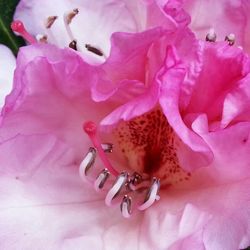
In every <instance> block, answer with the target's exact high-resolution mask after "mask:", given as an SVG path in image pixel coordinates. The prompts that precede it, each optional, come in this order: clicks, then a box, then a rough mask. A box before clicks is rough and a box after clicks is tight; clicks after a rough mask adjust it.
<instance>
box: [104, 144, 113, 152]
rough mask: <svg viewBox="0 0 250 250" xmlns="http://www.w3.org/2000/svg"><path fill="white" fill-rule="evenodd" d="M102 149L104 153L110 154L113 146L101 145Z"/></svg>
mask: <svg viewBox="0 0 250 250" xmlns="http://www.w3.org/2000/svg"><path fill="white" fill-rule="evenodd" d="M101 146H102V149H103V151H104V152H105V153H112V152H113V144H112V143H102V144H101Z"/></svg>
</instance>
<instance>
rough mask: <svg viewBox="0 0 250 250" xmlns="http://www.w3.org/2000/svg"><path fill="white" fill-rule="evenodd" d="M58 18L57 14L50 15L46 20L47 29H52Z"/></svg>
mask: <svg viewBox="0 0 250 250" xmlns="http://www.w3.org/2000/svg"><path fill="white" fill-rule="evenodd" d="M57 18H58V17H57V16H49V17H48V18H47V19H46V21H45V27H46V29H50V28H51V27H52V25H53V24H54V22H55V21H56V19H57Z"/></svg>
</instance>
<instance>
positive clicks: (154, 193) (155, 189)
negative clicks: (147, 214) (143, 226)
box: [138, 178, 160, 210]
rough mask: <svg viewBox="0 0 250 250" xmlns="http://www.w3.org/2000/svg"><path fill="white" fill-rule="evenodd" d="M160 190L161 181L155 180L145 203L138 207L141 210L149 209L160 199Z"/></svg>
mask: <svg viewBox="0 0 250 250" xmlns="http://www.w3.org/2000/svg"><path fill="white" fill-rule="evenodd" d="M159 189H160V180H159V179H156V178H153V182H152V185H151V187H150V188H149V190H148V192H147V195H146V198H145V200H144V203H143V204H142V205H140V206H139V207H138V209H139V210H145V209H147V208H149V207H150V206H151V205H152V204H153V203H154V202H155V200H158V199H159V196H158V195H157V193H158V191H159Z"/></svg>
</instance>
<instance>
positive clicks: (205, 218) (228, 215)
mask: <svg viewBox="0 0 250 250" xmlns="http://www.w3.org/2000/svg"><path fill="white" fill-rule="evenodd" d="M196 178H198V179H201V178H206V177H205V176H204V177H201V176H200V175H199V174H198V175H197V176H196ZM203 180H205V179H203ZM249 184H250V183H249V179H248V180H245V181H241V182H237V183H230V184H225V185H216V183H215V182H210V185H209V186H204V188H202V186H200V187H199V188H197V187H196V188H195V189H192V184H191V183H189V185H188V186H186V187H184V188H183V189H178V190H174V189H169V190H165V191H164V192H165V194H163V195H162V197H161V202H158V203H157V205H155V206H154V207H153V208H150V209H148V210H147V211H146V213H145V219H144V221H143V224H142V227H143V233H144V234H145V235H146V237H147V238H148V241H149V242H150V244H151V247H152V248H153V247H154V249H208V250H214V249H230V250H234V249H242V248H245V247H247V246H248V245H249V244H250V241H249V239H250V237H249V235H250V227H249V222H250V221H249V215H248V209H247V207H248V206H249V201H250V197H249V192H248V188H249ZM149 225H150V226H149ZM192 246H195V247H197V248H192ZM224 247H226V248H224Z"/></svg>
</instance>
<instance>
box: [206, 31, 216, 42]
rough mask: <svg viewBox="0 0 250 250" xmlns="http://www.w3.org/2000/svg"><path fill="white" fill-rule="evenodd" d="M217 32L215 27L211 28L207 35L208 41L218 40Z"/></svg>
mask: <svg viewBox="0 0 250 250" xmlns="http://www.w3.org/2000/svg"><path fill="white" fill-rule="evenodd" d="M216 37H217V36H216V33H215V31H214V29H210V30H209V32H208V33H207V35H206V41H207V42H215V41H216Z"/></svg>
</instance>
